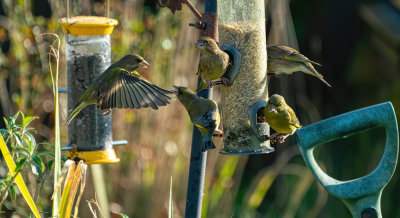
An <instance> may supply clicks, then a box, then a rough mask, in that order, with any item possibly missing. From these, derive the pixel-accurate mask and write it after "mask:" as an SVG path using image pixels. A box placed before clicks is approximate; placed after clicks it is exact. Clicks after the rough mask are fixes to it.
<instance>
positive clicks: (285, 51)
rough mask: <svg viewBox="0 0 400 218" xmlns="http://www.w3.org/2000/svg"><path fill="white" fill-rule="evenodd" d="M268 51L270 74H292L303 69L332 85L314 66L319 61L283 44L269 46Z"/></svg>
mask: <svg viewBox="0 0 400 218" xmlns="http://www.w3.org/2000/svg"><path fill="white" fill-rule="evenodd" d="M267 53H268V64H267V69H268V74H273V75H275V76H280V75H281V74H283V73H285V74H292V73H293V72H296V71H302V72H304V73H307V74H310V75H312V76H315V77H317V78H318V79H320V80H321V81H322V82H324V83H325V84H326V85H327V86H329V87H331V85H330V84H329V83H328V82H326V81H325V80H324V78H323V76H322V75H321V74H320V73H318V71H317V70H315V68H314V67H313V64H316V65H318V66H321V65H320V64H319V63H317V62H314V61H311V60H309V59H308V58H307V57H306V56H304V55H302V54H300V53H299V52H298V51H296V50H295V49H293V48H290V47H287V46H282V45H272V46H267Z"/></svg>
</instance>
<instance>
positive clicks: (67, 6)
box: [67, 0, 69, 22]
mask: <svg viewBox="0 0 400 218" xmlns="http://www.w3.org/2000/svg"><path fill="white" fill-rule="evenodd" d="M67 22H69V0H67Z"/></svg>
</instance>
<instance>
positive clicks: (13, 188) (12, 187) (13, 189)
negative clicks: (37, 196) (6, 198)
mask: <svg viewBox="0 0 400 218" xmlns="http://www.w3.org/2000/svg"><path fill="white" fill-rule="evenodd" d="M8 191H9V192H10V195H11V197H12V198H13V199H16V198H17V195H16V194H15V187H14V185H11V186H10V189H9V190H8Z"/></svg>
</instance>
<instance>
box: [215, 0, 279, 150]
mask: <svg viewBox="0 0 400 218" xmlns="http://www.w3.org/2000/svg"><path fill="white" fill-rule="evenodd" d="M264 8H265V7H264V1H263V0H254V1H240V2H238V1H234V0H225V1H221V2H219V4H218V11H219V20H218V22H219V28H218V31H219V38H220V43H221V44H228V45H231V46H234V47H235V48H236V49H237V50H238V51H239V52H240V54H241V64H240V68H239V69H238V73H237V77H236V79H235V80H234V81H233V83H232V84H231V85H230V86H221V110H222V118H223V130H224V148H223V149H222V150H221V151H220V153H222V154H262V153H269V152H272V151H273V148H271V147H270V144H269V141H265V140H264V138H263V137H259V135H258V133H257V132H258V131H259V130H256V131H254V128H252V126H253V127H254V125H255V124H252V123H253V122H256V120H255V119H256V118H255V117H253V116H250V117H249V114H252V112H251V108H252V107H253V106H255V104H256V103H257V102H259V101H265V100H266V99H267V96H268V87H267V49H266V39H265V38H266V37H265V10H264ZM224 46H225V45H224ZM224 46H222V48H223V49H224V48H225V47H224ZM227 51H228V52H229V50H227ZM235 65H236V64H235ZM253 119H254V120H253ZM257 128H262V130H261V131H262V132H263V133H265V135H269V126H268V125H267V124H262V125H258V126H257Z"/></svg>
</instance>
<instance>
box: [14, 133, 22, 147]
mask: <svg viewBox="0 0 400 218" xmlns="http://www.w3.org/2000/svg"><path fill="white" fill-rule="evenodd" d="M14 136H15V137H14V138H15V141H16V142H17V145H18V146H23V144H22V139H21V135H20V134H19V133H15V134H14Z"/></svg>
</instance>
